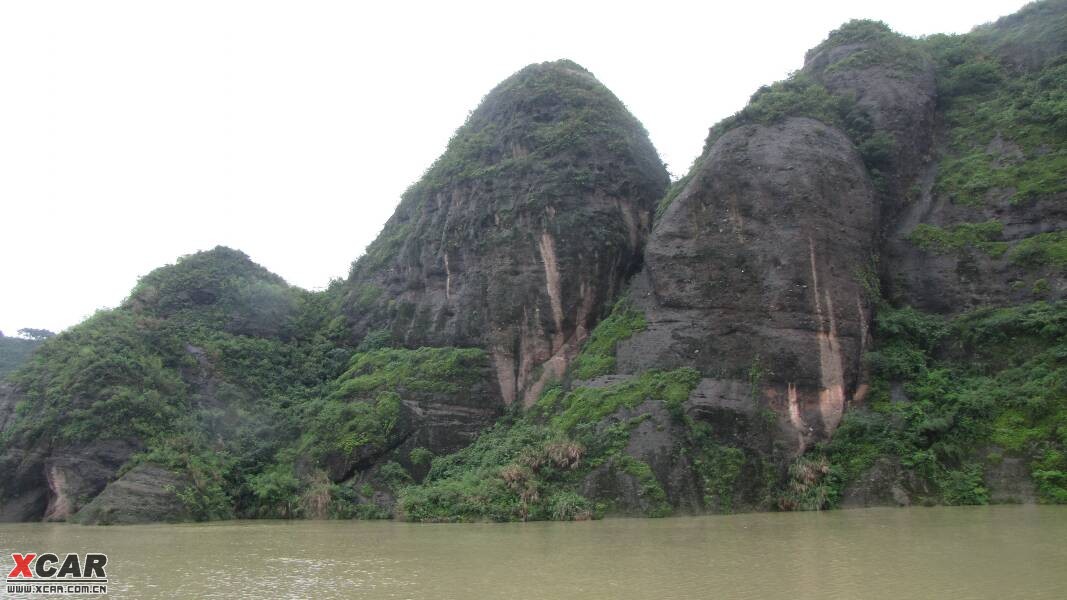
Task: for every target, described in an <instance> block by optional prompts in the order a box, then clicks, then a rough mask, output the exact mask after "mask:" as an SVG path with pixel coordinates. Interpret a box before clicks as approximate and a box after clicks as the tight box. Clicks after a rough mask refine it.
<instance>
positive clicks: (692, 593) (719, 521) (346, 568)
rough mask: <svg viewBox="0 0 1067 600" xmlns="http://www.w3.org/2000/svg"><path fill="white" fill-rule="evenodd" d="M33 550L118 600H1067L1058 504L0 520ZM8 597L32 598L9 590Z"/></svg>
mask: <svg viewBox="0 0 1067 600" xmlns="http://www.w3.org/2000/svg"><path fill="white" fill-rule="evenodd" d="M30 551H33V552H38V553H40V552H45V551H48V552H54V553H56V554H60V555H62V554H63V553H66V552H79V553H84V552H105V553H107V554H108V557H109V562H108V568H107V575H108V577H109V579H110V582H109V584H108V586H109V589H108V592H109V594H108V596H107V597H109V598H399V599H412V600H418V599H452V598H455V599H464V600H466V599H480V598H502V599H526V598H529V599H546V600H553V599H559V598H583V599H594V600H596V599H609V598H610V599H620V598H621V599H629V598H635V599H636V598H642V599H644V598H648V599H681V598H700V599H704V598H740V599H750V598H751V599H757V598H758V599H761V600H762V599H777V598H782V599H785V598H788V599H789V600H800V599H807V598H812V599H816V598H817V599H820V600H827V599H830V600H833V599H849V600H854V599H881V598H886V599H888V598H892V599H894V600H899V599H907V598H923V599H926V598H952V599H958V600H966V599H986V598H989V599H1003V598H1027V599H1038V600H1040V599H1044V598H1049V599H1051V598H1057V599H1060V598H1067V507H1051V506H994V507H959V508H910V509H867V510H842V511H831V512H824V513H764V514H743V515H725V516H706V517H684V518H668V519H607V520H604V521H598V522H585V523H524V524H519V523H516V524H463V525H423V524H411V523H394V522H358V521H353V522H329V521H294V522H284V521H231V522H222V523H208V524H187V525H144V526H130V527H83V526H77V525H66V524H60V523H57V524H46V523H32V524H0V554H2V556H0V568H2V569H3V570H4V574H6V573H7V572H8V571H9V570H10V569H11V567H12V566H13V561H12V558H11V556H10V554H11V553H12V552H30ZM2 591H3V590H2V589H0V592H2ZM9 597H19V596H13V595H11V594H4V593H0V599H3V598H9ZM67 597H68V598H74V597H77V596H67Z"/></svg>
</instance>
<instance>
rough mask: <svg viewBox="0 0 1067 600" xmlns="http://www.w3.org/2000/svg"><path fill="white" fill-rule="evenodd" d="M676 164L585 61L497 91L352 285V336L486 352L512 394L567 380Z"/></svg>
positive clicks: (552, 67)
mask: <svg viewBox="0 0 1067 600" xmlns="http://www.w3.org/2000/svg"><path fill="white" fill-rule="evenodd" d="M666 185H667V175H666V171H665V169H664V167H663V165H662V163H661V162H660V160H659V158H658V157H657V155H656V151H655V149H654V148H653V147H652V145H651V143H650V142H649V140H648V136H647V134H646V133H645V131H644V129H643V128H642V127H641V125H640V123H638V122H637V121H636V120H635V119H634V118H633V117H632V116H631V115H630V114H629V113H628V112H627V111H626V109H625V107H624V106H623V105H622V103H620V102H619V100H618V99H617V98H615V97H614V96H613V95H612V94H611V92H609V91H608V90H607V89H606V88H604V87H603V86H602V85H601V84H600V83H599V82H598V81H597V80H596V79H595V78H594V77H593V76H592V75H591V74H590V73H589V72H588V71H586V70H584V69H583V68H581V67H580V66H578V65H576V64H574V63H572V62H569V61H558V62H554V63H543V64H539V65H531V66H529V67H527V68H525V69H523V70H522V71H519V72H518V73H516V74H515V75H514V76H512V77H511V78H509V79H508V80H506V81H504V82H503V83H501V84H500V85H499V86H497V87H496V88H495V89H494V90H493V91H492V92H490V93H489V95H487V96H486V98H485V100H484V101H483V102H482V105H481V106H479V107H478V109H477V110H475V111H474V112H473V113H472V114H471V116H470V118H469V119H468V121H467V123H466V124H465V125H464V126H463V127H462V128H460V129H459V131H457V132H456V134H455V136H454V138H453V139H452V141H451V142H450V143H449V147H448V150H447V151H446V152H445V154H444V155H443V156H441V158H439V159H438V161H437V162H436V163H435V164H434V165H433V166H432V167H431V168H430V170H429V171H427V173H426V175H425V176H424V177H423V178H422V180H420V181H419V182H418V183H416V184H415V185H414V186H412V187H411V189H409V190H408V191H407V192H406V193H405V195H404V197H403V200H402V202H401V204H400V206H399V208H398V209H397V212H396V214H395V215H394V216H393V217H392V218H391V219H390V220H389V222H388V223H387V224H386V226H385V229H384V230H383V231H382V233H381V235H380V236H379V238H378V240H377V241H375V242H374V243H373V244H372V245H371V246H370V247H369V248H368V251H367V254H366V256H364V257H363V258H361V259H360V260H359V261H357V262H356V263H355V265H354V266H353V269H352V273H351V275H350V277H349V281H348V284H347V286H348V288H349V292H348V296H347V298H346V301H345V313H346V315H347V316H348V317H349V319H350V320H351V321H352V323H353V324H354V325H353V336H354V337H353V340H354V341H355V342H359V341H360V340H362V339H364V338H366V337H367V336H368V335H372V334H377V335H383V333H386V332H387V335H388V336H390V337H391V338H392V340H393V341H394V342H395V343H399V344H402V345H404V346H407V347H418V346H472V347H481V348H485V349H486V350H487V351H488V352H489V355H490V359H491V361H492V364H493V367H494V369H495V372H496V377H495V379H496V384H497V386H498V387H499V393H500V394H501V396H502V398H503V399H504V402H505V403H507V404H510V403H512V402H515V401H520V402H522V403H523V404H525V405H529V404H530V403H531V402H532V401H534V400H536V398H537V397H538V395H539V394H540V391H541V389H542V388H543V386H544V384H545V382H547V381H548V380H550V379H551V378H556V377H560V376H562V374H563V372H564V370H565V369H566V367H567V365H568V364H569V362H570V361H571V359H572V358H573V356H574V355H575V354H576V353H577V350H578V348H579V346H580V345H581V343H582V342H583V341H584V340H585V338H586V336H587V335H588V332H589V330H590V329H591V328H592V326H593V325H595V323H596V321H597V319H598V318H599V317H600V316H601V313H602V311H603V309H604V307H605V306H606V305H608V304H609V303H610V301H611V300H612V299H613V298H614V296H615V294H616V293H617V292H618V290H619V289H620V287H621V286H622V283H623V281H624V280H625V278H626V277H627V276H629V275H630V274H632V272H633V271H634V270H635V269H636V268H637V267H638V266H639V265H640V259H641V250H642V248H643V245H644V240H645V237H646V235H647V233H648V228H649V225H650V220H651V213H652V209H653V207H654V205H655V202H656V201H657V200H658V199H659V198H660V196H661V195H662V193H663V191H664V189H665V188H666Z"/></svg>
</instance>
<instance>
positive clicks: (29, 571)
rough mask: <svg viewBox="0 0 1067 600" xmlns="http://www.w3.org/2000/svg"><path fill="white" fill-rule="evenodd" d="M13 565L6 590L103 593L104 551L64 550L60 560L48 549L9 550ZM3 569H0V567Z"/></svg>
mask: <svg viewBox="0 0 1067 600" xmlns="http://www.w3.org/2000/svg"><path fill="white" fill-rule="evenodd" d="M11 558H12V559H14V560H15V568H13V569H11V572H10V573H8V574H7V592H8V593H9V594H106V593H107V573H106V572H105V571H104V568H105V567H106V566H107V555H106V554H96V553H89V554H86V555H85V556H84V558H83V557H80V556H78V555H77V554H67V555H65V558H63V560H60V559H59V556H58V555H56V554H52V553H50V552H48V553H45V554H37V553H34V552H27V553H25V554H12V555H11ZM0 572H2V571H0Z"/></svg>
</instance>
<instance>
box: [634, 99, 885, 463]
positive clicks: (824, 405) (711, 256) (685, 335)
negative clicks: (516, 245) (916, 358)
mask: <svg viewBox="0 0 1067 600" xmlns="http://www.w3.org/2000/svg"><path fill="white" fill-rule="evenodd" d="M877 222H878V203H877V201H876V200H875V196H874V191H873V189H872V188H871V185H870V182H869V180H868V178H867V172H866V169H865V168H864V165H863V162H862V161H861V160H860V157H859V154H858V153H857V151H856V149H855V148H854V146H853V145H852V143H851V142H850V141H849V140H848V138H846V137H845V136H844V135H843V134H842V133H840V132H839V131H837V130H835V129H833V128H831V127H829V126H827V125H825V124H823V123H820V122H818V121H815V120H812V119H806V118H792V119H787V120H786V121H784V122H782V123H780V124H778V125H772V126H762V125H751V126H744V127H740V128H737V129H734V130H732V131H730V132H729V133H727V134H726V135H724V136H723V137H722V138H721V139H720V140H719V141H718V142H716V144H715V145H714V146H713V147H712V149H711V150H710V153H709V154H708V156H707V158H706V159H705V160H704V164H703V167H702V168H701V170H700V171H699V172H698V173H696V174H695V175H694V176H693V177H692V179H691V181H690V183H689V184H688V186H687V187H686V188H685V189H684V190H683V191H682V192H681V194H680V195H679V196H678V197H677V199H675V200H674V202H673V203H672V204H671V206H670V208H669V209H668V210H667V212H666V213H665V214H664V215H663V217H662V219H661V220H660V221H659V223H658V224H657V227H656V229H655V230H654V231H653V233H652V236H651V238H650V240H649V243H648V247H647V250H646V256H645V268H644V270H643V271H642V273H641V274H640V275H639V276H638V277H637V279H636V280H635V282H634V285H633V289H632V291H631V299H632V301H633V303H634V305H635V306H636V307H637V308H638V309H640V310H641V311H643V312H644V314H645V317H646V319H647V320H648V328H647V329H646V330H645V331H643V332H641V333H638V334H637V335H635V336H634V337H632V338H631V339H629V340H628V341H625V342H623V343H622V344H620V345H619V348H618V360H619V367H620V369H621V370H622V371H623V372H638V371H643V370H646V369H651V368H676V367H680V366H692V367H695V368H697V369H698V370H700V371H701V373H703V374H704V375H705V376H706V377H707V378H708V379H709V381H708V382H706V383H705V384H704V387H705V388H715V389H716V390H720V391H722V392H723V393H722V394H721V395H720V394H717V393H716V394H706V396H707V398H709V399H710V398H716V397H720V396H721V397H722V401H723V402H726V403H741V404H748V403H754V404H760V405H766V406H771V407H773V408H774V409H775V410H776V411H777V412H778V414H779V415H780V418H781V420H782V425H783V427H784V428H786V429H788V430H789V431H790V432H791V433H790V435H791V436H792V438H793V439H792V441H791V443H792V444H793V447H794V449H795V451H796V452H800V451H802V450H803V449H804V448H805V447H806V445H807V444H808V443H810V441H811V440H813V439H817V438H825V437H826V436H828V435H829V434H830V433H831V432H832V431H833V429H834V428H835V427H836V426H837V423H838V422H839V421H840V419H841V415H842V413H843V411H844V410H845V406H846V404H847V403H848V402H849V401H850V400H851V399H852V398H853V397H854V396H855V395H857V394H862V393H863V388H862V385H863V380H862V367H861V359H862V353H863V351H864V349H865V347H866V344H867V343H868V340H867V338H868V334H867V327H868V320H869V319H870V306H869V300H868V296H867V294H866V291H865V290H864V287H863V283H862V280H861V276H862V274H861V273H858V272H857V269H858V268H859V267H860V266H862V265H866V264H868V263H869V262H870V260H871V257H872V256H874V254H875V243H876V234H877ZM737 395H740V396H741V397H735V396H737ZM708 402H713V400H707V401H705V402H704V404H707V403H708Z"/></svg>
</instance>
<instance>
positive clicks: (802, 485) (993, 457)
mask: <svg viewBox="0 0 1067 600" xmlns="http://www.w3.org/2000/svg"><path fill="white" fill-rule="evenodd" d="M876 324H877V329H876V332H875V334H876V339H877V340H878V347H877V348H876V349H875V351H873V352H871V353H870V354H869V355H868V359H867V360H868V362H869V364H870V366H871V369H872V372H873V374H874V376H875V379H874V383H873V385H872V391H871V395H870V399H869V400H868V401H867V403H866V406H865V407H863V408H857V409H854V410H852V411H850V412H849V413H847V414H846V415H845V419H844V421H843V422H842V424H841V427H840V429H839V430H838V431H837V432H836V433H835V435H834V437H833V439H832V440H830V441H829V442H827V443H825V444H823V445H821V446H820V447H819V448H817V449H815V450H814V451H812V452H809V454H808V455H807V456H806V457H804V458H803V459H801V461H799V462H798V465H799V466H798V469H797V470H798V475H795V476H794V489H795V490H796V491H797V493H795V494H794V497H793V498H792V501H793V502H794V503H795V504H796V505H797V506H800V507H805V508H824V507H829V506H835V505H836V504H837V503H839V502H840V501H841V500H842V493H843V491H844V489H845V487H846V486H847V485H848V484H850V483H853V482H855V481H856V479H857V478H858V477H860V476H861V475H862V474H863V473H865V472H866V471H867V470H868V469H870V468H871V467H872V466H874V464H875V462H876V461H878V460H884V459H890V460H892V461H894V462H896V463H898V464H899V465H900V466H901V467H902V468H903V469H904V470H905V472H906V473H909V474H910V475H909V476H908V477H906V478H905V481H904V484H905V486H910V489H907V492H908V493H909V494H912V495H914V496H915V497H916V498H917V499H918V500H919V501H921V502H925V503H944V504H986V503H988V502H990V500H991V497H990V492H989V490H988V489H987V487H986V483H985V479H984V476H985V474H986V473H987V472H989V471H990V470H991V469H993V468H995V467H996V466H997V465H998V464H999V463H1000V462H1001V461H1003V460H1005V459H1006V458H1021V459H1023V460H1024V461H1025V463H1026V465H1027V466H1028V468H1029V471H1030V474H1031V476H1032V478H1033V481H1034V483H1035V484H1036V486H1037V491H1038V493H1039V499H1040V500H1041V501H1043V502H1054V503H1065V502H1067V454H1065V452H1067V346H1065V345H1064V343H1065V340H1067V303H1063V302H1056V303H1044V302H1039V303H1036V304H1030V305H1024V306H1018V307H1010V308H999V309H993V308H990V309H983V310H978V311H974V312H971V313H967V314H964V315H961V316H960V317H957V318H955V319H944V318H942V317H939V316H936V315H930V314H924V313H921V312H918V311H915V310H914V309H911V308H902V309H889V308H886V309H883V310H882V311H881V312H880V313H879V315H878V317H877V319H876ZM811 465H817V466H818V467H819V468H818V469H817V472H816V474H815V476H810V470H811ZM799 474H802V475H803V476H807V477H808V481H807V482H803V481H798V480H801V479H802V477H801V476H800V475H799Z"/></svg>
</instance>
